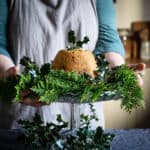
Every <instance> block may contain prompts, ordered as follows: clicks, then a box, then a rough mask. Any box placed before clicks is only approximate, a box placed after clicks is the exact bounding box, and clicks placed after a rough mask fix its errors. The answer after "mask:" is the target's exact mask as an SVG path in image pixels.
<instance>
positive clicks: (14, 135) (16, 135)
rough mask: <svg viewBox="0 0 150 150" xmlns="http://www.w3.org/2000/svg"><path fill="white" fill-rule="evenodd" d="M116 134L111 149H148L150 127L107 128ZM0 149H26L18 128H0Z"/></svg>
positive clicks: (149, 149) (149, 145)
mask: <svg viewBox="0 0 150 150" xmlns="http://www.w3.org/2000/svg"><path fill="white" fill-rule="evenodd" d="M106 132H109V133H114V134H115V135H116V136H115V138H114V140H113V142H112V144H111V150H150V129H129V130H123V129H107V130H106ZM0 150H27V147H26V146H25V144H24V143H23V134H22V132H21V131H20V130H6V129H5V130H3V129H0Z"/></svg>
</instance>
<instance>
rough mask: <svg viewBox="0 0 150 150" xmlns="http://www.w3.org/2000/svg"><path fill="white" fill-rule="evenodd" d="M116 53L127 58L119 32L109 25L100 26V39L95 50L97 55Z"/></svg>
mask: <svg viewBox="0 0 150 150" xmlns="http://www.w3.org/2000/svg"><path fill="white" fill-rule="evenodd" d="M107 52H116V53H119V54H120V55H121V56H123V57H125V50H124V47H123V44H122V42H121V39H120V37H119V34H118V32H117V31H116V30H115V29H112V28H110V27H109V26H107V25H101V26H99V37H98V40H97V43H96V47H95V50H94V53H95V54H99V53H107Z"/></svg>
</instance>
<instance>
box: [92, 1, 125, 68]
mask: <svg viewBox="0 0 150 150" xmlns="http://www.w3.org/2000/svg"><path fill="white" fill-rule="evenodd" d="M96 6H97V17H98V24H99V34H98V40H97V44H96V48H95V51H94V53H96V54H97V53H103V54H105V56H106V59H107V60H108V61H109V63H110V65H111V66H112V67H113V66H117V65H121V64H123V63H124V55H125V53H124V47H123V45H122V43H121V40H120V37H119V34H118V32H117V28H116V16H115V9H114V4H113V0H107V1H106V0H97V1H96Z"/></svg>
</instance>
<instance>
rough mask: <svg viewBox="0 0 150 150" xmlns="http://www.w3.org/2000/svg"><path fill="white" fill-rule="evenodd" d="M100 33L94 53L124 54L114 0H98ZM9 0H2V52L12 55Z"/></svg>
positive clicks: (0, 21)
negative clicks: (8, 36)
mask: <svg viewBox="0 0 150 150" xmlns="http://www.w3.org/2000/svg"><path fill="white" fill-rule="evenodd" d="M96 7H97V16H98V24H99V34H98V40H97V44H96V47H95V50H94V53H107V52H116V53H119V54H121V55H122V56H124V48H123V45H122V43H121V40H120V38H119V35H118V32H117V30H116V23H115V21H116V17H115V10H114V5H113V0H97V1H96ZM7 18H8V4H7V0H0V54H2V55H5V56H8V57H10V54H9V52H8V43H7Z"/></svg>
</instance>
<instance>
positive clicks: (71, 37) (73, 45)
mask: <svg viewBox="0 0 150 150" xmlns="http://www.w3.org/2000/svg"><path fill="white" fill-rule="evenodd" d="M89 41H90V40H89V38H88V37H87V36H85V37H84V38H83V40H82V41H77V38H76V36H75V32H74V31H73V30H71V31H70V32H68V42H69V47H68V50H74V49H77V48H82V46H83V44H87V43H88V42H89Z"/></svg>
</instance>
